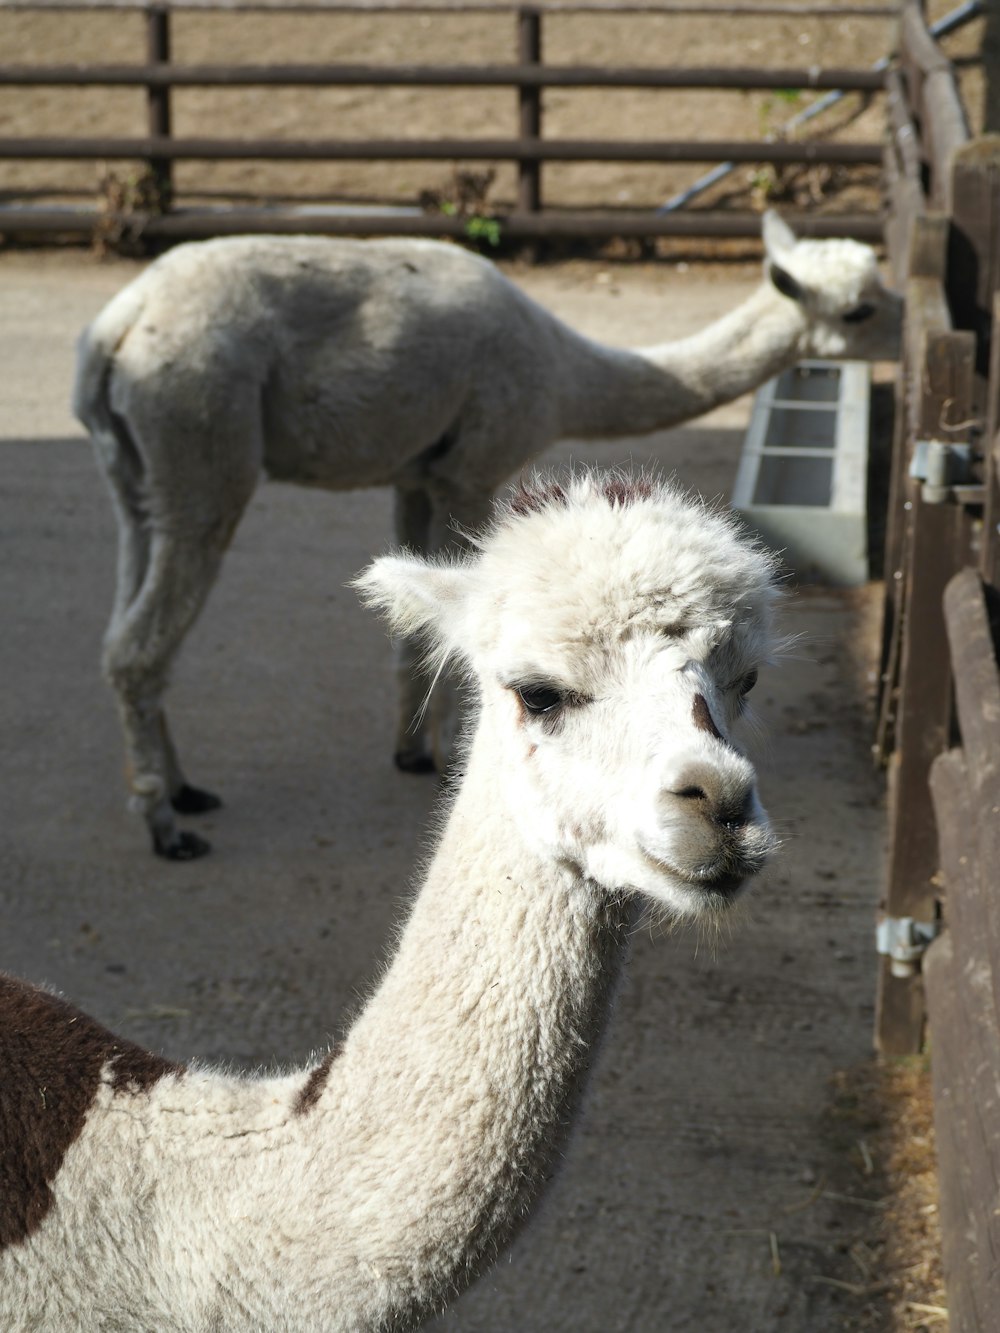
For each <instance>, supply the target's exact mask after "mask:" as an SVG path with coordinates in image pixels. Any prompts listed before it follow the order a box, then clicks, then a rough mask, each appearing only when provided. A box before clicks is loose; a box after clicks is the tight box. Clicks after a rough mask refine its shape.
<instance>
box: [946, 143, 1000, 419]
mask: <svg viewBox="0 0 1000 1333" xmlns="http://www.w3.org/2000/svg"><path fill="white" fill-rule="evenodd" d="M951 175H952V187H951V196H952V208H951V212H952V225H951V234H950V237H949V243H948V301H949V305H950V306H951V313H952V319H953V321H954V324H955V327H956V328H960V329H971V330H972V331H973V333H975V335H976V338H977V339H978V347H977V355H976V373H977V375H978V376H979V380H980V382H979V386H978V387H979V393H978V394H977V399H978V402H977V409H978V410H980V411H981V410H982V408H983V405H984V402H985V394H986V378H987V376H988V374H989V352H990V341H991V334H992V325H993V298H994V296H995V295H996V293H997V291H998V290H1000V134H991V135H984V136H983V137H982V138H979V139H975V140H973V141H972V142H971V143H968V144H965V145H964V146H963V147H961V148H959V149H958V150H957V151H956V153H955V155H954V158H953V160H952V167H951Z"/></svg>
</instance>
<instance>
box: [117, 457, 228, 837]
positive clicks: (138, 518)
mask: <svg viewBox="0 0 1000 1333" xmlns="http://www.w3.org/2000/svg"><path fill="white" fill-rule="evenodd" d="M109 480H110V482H111V485H112V494H113V498H114V507H115V516H116V518H117V520H118V571H117V579H116V583H115V603H114V610H113V612H112V618H111V627H110V628H109V631H108V633H109V636H111V637H113V636H114V632H115V631H114V627H115V625H116V624H120V623H121V621H122V620H123V619H124V617H125V616H126V615H127V613H128V610H129V607H131V606H132V604H133V603H134V602H135V600H136V598H137V597H138V595H139V591H140V589H141V588H142V585H143V582H144V580H145V578H146V571H147V570H148V568H149V553H150V530H149V526H148V523H147V522H146V520H145V518H144V515H143V511H142V506H141V504H140V503H139V502H138V500H137V492H136V487H135V485H134V477H133V476H132V475H131V473H128V472H126V471H125V469H123V468H122V467H117V468H115V469H114V470H113V471H111V472H110V474H109ZM159 726H160V732H161V737H162V745H163V751H164V761H165V764H164V766H165V770H166V774H167V790H168V792H169V793H170V803H171V805H172V806H173V808H174V809H175V810H177V811H178V812H180V813H183V814H192V815H193V814H201V813H203V812H204V811H207V810H215V809H217V808H218V807H219V806H220V805H221V804H222V802H221V801H220V799H219V798H218V796H215V795H213V794H212V793H211V792H208V791H202V790H200V789H199V788H197V787H193V786H191V784H190V783H189V782H187V781H186V779H185V777H184V774H183V772H182V770H181V766H180V760H179V759H178V757H177V750H176V748H175V746H174V743H173V739H172V738H171V736H170V730H169V728H168V726H167V718H166V714H165V713H164V712H163V710H162V709H161V710H160V714H159Z"/></svg>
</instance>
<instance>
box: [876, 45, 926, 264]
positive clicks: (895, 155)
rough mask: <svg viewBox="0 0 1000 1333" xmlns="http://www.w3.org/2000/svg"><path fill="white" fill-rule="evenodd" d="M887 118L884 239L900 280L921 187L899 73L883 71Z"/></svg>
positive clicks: (914, 133)
mask: <svg viewBox="0 0 1000 1333" xmlns="http://www.w3.org/2000/svg"><path fill="white" fill-rule="evenodd" d="M885 86H886V94H887V118H888V122H889V134H888V136H887V140H886V146H885V152H884V155H883V169H884V172H885V179H886V189H887V195H888V200H889V216H888V218H887V220H886V241H887V244H888V249H889V259H890V262H891V264H892V270H893V276H894V277H895V280H896V282H897V284H900V285H901V284H902V283H903V282H904V281H905V279H906V278H907V277H908V276H909V274H910V266H909V258H910V247H911V238H912V235H913V231H914V228H915V226H916V225H917V219H918V218H919V217H920V215H921V214H922V213H923V211H924V207H925V201H924V190H923V182H922V173H921V161H920V141H919V138H918V136H917V128H916V126H915V125H914V123H913V118H912V116H911V115H910V107H909V103H908V101H907V97H906V91H905V89H904V87H903V81H902V79H901V77H900V75H899V73H898V72H897V71H896V70H894V69H890V70H889V71H888V72H887V73H886V85H885Z"/></svg>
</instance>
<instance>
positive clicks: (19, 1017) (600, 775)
mask: <svg viewBox="0 0 1000 1333" xmlns="http://www.w3.org/2000/svg"><path fill="white" fill-rule="evenodd" d="M771 575H772V567H771V563H770V560H769V557H767V556H766V555H765V554H763V553H761V552H760V551H758V550H757V549H755V548H754V547H752V546H751V545H749V544H748V543H747V542H746V541H745V540H744V539H743V538H741V537H740V536H739V535H738V534H737V533H736V531H735V529H734V527H733V526H732V523H731V521H730V520H729V519H727V518H724V517H722V516H719V515H717V514H711V513H708V512H706V511H705V509H704V508H703V507H701V506H699V505H697V504H693V503H692V502H690V501H689V500H687V499H685V498H683V497H681V496H679V495H678V494H677V493H676V492H675V491H674V490H672V489H670V488H667V487H661V486H658V485H654V484H653V483H651V482H649V481H639V482H636V483H629V482H627V481H625V480H623V479H622V478H616V477H612V478H602V477H601V476H599V475H594V476H585V477H579V478H576V479H574V480H573V481H572V482H570V483H568V484H567V486H566V487H565V489H564V488H561V487H558V486H550V487H548V488H544V487H539V488H538V489H533V490H525V489H522V491H521V492H520V494H519V495H518V496H517V497H515V499H514V501H513V502H512V503H511V505H510V507H509V508H508V509H507V510H506V511H504V512H501V513H500V514H499V516H498V519H497V522H496V524H495V525H494V527H493V529H492V530H490V531H489V532H488V533H487V535H486V537H485V539H484V540H483V542H482V544H481V549H480V550H479V552H478V553H477V554H476V555H474V556H467V557H465V558H462V559H460V560H452V561H449V562H445V561H439V562H437V563H434V562H427V561H425V560H423V559H420V558H418V557H413V556H405V555H404V556H392V557H385V558H383V559H380V560H378V561H376V562H375V564H374V565H373V566H372V567H371V568H370V569H369V570H368V572H367V573H366V574H365V575H364V576H363V578H362V579H361V580H360V586H361V588H362V590H363V593H364V595H365V596H366V598H367V599H368V601H369V602H371V603H373V604H376V605H379V606H381V607H382V608H383V609H384V610H386V611H387V613H388V615H389V618H390V620H391V621H392V623H393V625H394V627H395V628H396V629H397V630H400V631H414V630H420V631H422V632H424V633H425V634H426V635H428V636H429V637H430V638H432V639H433V641H434V642H435V643H436V645H437V655H438V659H439V660H440V659H441V658H443V657H444V656H445V655H446V654H447V655H454V656H455V657H457V658H458V659H459V660H460V661H461V662H462V663H463V664H464V666H465V668H466V669H467V671H468V673H469V675H470V678H471V679H472V680H473V681H474V682H475V685H476V687H477V692H478V721H477V722H476V724H475V729H474V734H473V735H472V736H471V739H470V741H469V744H468V763H467V769H466V772H465V776H464V778H463V780H462V784H461V788H460V790H459V791H458V792H457V794H456V795H455V797H454V802H453V806H452V809H451V812H450V815H449V817H448V820H447V824H446V826H445V828H444V831H443V834H442V836H441V838H440V843H439V846H438V849H437V852H436V855H435V857H434V859H433V862H432V863H431V865H430V867H429V870H428V872H427V876H426V880H425V882H424V885H423V888H422V889H421V891H420V894H419V896H418V897H417V898H416V900H415V902H414V905H413V907H412V911H411V914H410V916H409V920H408V921H407V923H406V926H405V928H404V930H403V932H402V934H401V937H400V940H399V944H398V948H397V951H396V954H395V957H394V959H393V961H392V963H391V965H390V966H389V968H388V970H387V972H386V973H385V975H384V976H383V978H382V980H381V983H380V984H379V986H378V988H377V990H376V991H375V993H374V994H373V996H372V997H371V999H370V1000H369V1002H368V1004H367V1007H366V1008H365V1009H364V1010H363V1011H362V1013H361V1014H360V1016H359V1017H358V1019H357V1020H356V1021H355V1023H354V1025H353V1026H352V1027H351V1028H350V1030H349V1032H348V1033H347V1036H346V1038H345V1039H344V1040H343V1042H342V1043H340V1044H338V1045H337V1046H335V1047H334V1048H333V1050H331V1051H330V1053H329V1054H328V1055H327V1056H326V1058H325V1059H323V1060H322V1061H321V1062H320V1063H318V1064H317V1065H316V1066H315V1067H314V1068H311V1069H306V1070H300V1071H299V1072H296V1073H293V1074H289V1075H285V1076H280V1077H275V1076H272V1077H259V1078H251V1077H242V1078H241V1077H235V1076H231V1075H228V1074H225V1073H222V1072H219V1071H216V1070H209V1069H203V1068H187V1069H185V1068H182V1067H179V1066H174V1065H169V1064H167V1063H166V1062H165V1061H163V1060H161V1059H159V1058H158V1057H155V1056H153V1055H150V1054H149V1053H148V1052H145V1051H143V1050H141V1049H140V1048H139V1047H136V1046H133V1045H131V1044H130V1043H128V1042H124V1041H120V1040H117V1039H115V1038H114V1037H113V1036H112V1035H111V1034H110V1033H109V1032H107V1031H106V1030H104V1029H103V1028H101V1027H100V1026H99V1025H97V1024H96V1023H95V1022H94V1021H93V1020H92V1019H89V1018H87V1017H86V1016H85V1015H83V1014H81V1013H79V1011H77V1010H74V1009H72V1008H71V1007H70V1006H68V1005H67V1004H65V1003H64V1002H63V1001H62V1000H60V999H58V998H56V997H55V996H53V995H50V994H48V993H47V992H44V991H39V990H36V989H34V988H32V987H29V986H28V985H26V984H25V983H23V982H19V981H15V980H12V979H9V978H8V979H6V980H5V979H3V978H0V1068H2V1069H3V1078H2V1079H0V1328H3V1330H4V1333H28V1331H29V1330H30V1333H94V1330H97V1329H105V1330H115V1333H154V1331H155V1333H223V1331H224V1333H365V1331H366V1330H370V1331H371V1333H376V1331H377V1333H385V1331H386V1330H396V1331H397V1333H398V1331H399V1330H402V1329H408V1328H412V1327H415V1326H416V1325H418V1324H419V1323H420V1322H421V1321H422V1320H424V1319H425V1318H426V1317H428V1316H429V1315H430V1314H432V1313H433V1312H434V1311H436V1310H438V1309H440V1308H441V1306H442V1305H443V1304H444V1303H445V1302H446V1301H447V1300H448V1299H450V1298H451V1297H452V1296H453V1295H455V1294H457V1292H459V1291H460V1290H462V1289H463V1288H464V1287H465V1286H466V1285H467V1284H468V1283H469V1282H470V1281H471V1280H472V1279H473V1278H474V1277H475V1275H476V1274H477V1272H479V1271H480V1270H481V1269H482V1268H483V1267H484V1266H486V1265H487V1264H488V1263H489V1262H490V1261H492V1260H493V1259H494V1258H495V1257H496V1255H497V1253H498V1250H499V1249H500V1248H501V1247H502V1246H503V1245H505V1244H506V1243H507V1242H508V1240H509V1239H510V1237H511V1236H512V1234H513V1233H514V1232H515V1231H516V1230H517V1228H518V1227H519V1226H520V1225H521V1223H522V1222H523V1220H524V1218H525V1215H526V1213H527V1211H528V1209H529V1207H530V1205H531V1204H532V1203H533V1202H534V1200H535V1198H536V1197H537V1195H538V1193H539V1192H540V1190H541V1189H542V1187H543V1185H544V1182H545V1180H546V1179H547V1178H548V1176H549V1175H550V1174H551V1171H552V1169H553V1165H554V1162H555V1160H556V1158H557V1155H558V1149H559V1146H560V1143H561V1141H562V1140H563V1138H564V1136H565V1134H566V1131H567V1126H568V1123H569V1121H570V1120H571V1118H572V1116H573V1115H574V1113H575V1110H576V1107H577V1104H578V1100H579V1096H580V1093H581V1090H582V1085H583V1081H584V1079H585V1076H586V1073H587V1070H588V1067H589V1065H590V1063H591V1060H592V1058H593V1053H594V1046H595V1043H596V1042H597V1040H598V1038H599V1036H600V1033H601V1030H602V1028H603V1026H604V1024H605V1019H606V1015H607V1012H608V1007H609V1003H610V998H611V993H612V990H613V987H614V984H615V980H616V976H617V974H618V971H619V967H620V961H621V958H622V955H623V952H624V949H625V946H626V942H627V936H628V934H629V930H630V925H631V924H632V922H633V921H634V916H635V912H636V910H637V904H638V903H639V902H641V901H642V900H644V899H645V900H647V901H650V902H652V904H654V905H655V906H656V907H658V908H659V909H661V910H663V911H664V912H666V913H668V914H670V915H673V916H676V917H691V918H698V917H701V918H704V917H706V916H709V915H712V914H716V915H718V914H721V913H722V912H724V911H725V910H726V909H727V908H728V906H729V905H730V903H731V902H732V901H733V900H734V899H735V898H736V897H737V896H738V894H739V892H740V890H741V888H742V887H743V886H744V885H745V883H746V882H747V881H748V880H749V879H750V878H751V877H752V876H753V875H754V874H755V873H756V872H757V871H759V870H760V869H761V867H762V865H763V864H764V862H765V861H766V859H767V857H768V855H769V853H770V852H771V850H772V846H773V838H772V834H771V832H770V828H769V825H768V821H767V817H766V815H765V813H764V811H763V810H762V808H761V805H760V802H759V800H758V797H757V793H756V787H755V777H754V771H753V768H752V767H751V765H750V763H749V762H748V760H747V759H746V758H745V757H744V756H743V754H742V753H741V752H740V751H739V750H738V749H737V748H736V747H735V745H734V744H733V742H732V740H731V739H730V734H731V729H732V727H733V725H734V724H735V722H736V720H737V719H738V717H739V715H740V713H741V711H742V710H743V707H744V698H745V695H746V693H747V691H748V690H749V689H750V688H751V687H752V685H753V682H754V679H755V677H756V672H757V667H758V664H759V663H760V662H761V661H762V659H763V658H764V657H765V656H766V655H767V654H768V651H769V642H770V613H771V604H772V597H773V592H772V586H771Z"/></svg>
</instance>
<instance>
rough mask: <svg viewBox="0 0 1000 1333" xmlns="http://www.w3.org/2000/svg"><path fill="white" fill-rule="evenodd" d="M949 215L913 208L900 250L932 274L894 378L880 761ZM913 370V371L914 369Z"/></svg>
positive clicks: (890, 722) (888, 730)
mask: <svg viewBox="0 0 1000 1333" xmlns="http://www.w3.org/2000/svg"><path fill="white" fill-rule="evenodd" d="M948 226H949V222H948V218H947V216H946V215H945V214H943V213H923V212H922V213H918V214H917V215H916V217H915V218H914V219H913V222H912V227H911V231H910V235H909V238H908V241H907V247H906V251H905V254H904V255H903V259H904V263H905V267H906V274H907V277H913V278H918V279H933V280H935V281H934V282H926V281H925V282H921V283H920V284H919V285H918V286H917V287H915V288H914V289H913V291H912V292H911V296H913V298H914V301H915V305H914V309H915V311H920V312H922V313H923V316H924V319H923V325H921V323H920V322H918V321H915V320H911V321H909V323H908V325H907V328H908V330H911V331H915V336H911V337H909V338H908V339H907V341H906V346H904V349H903V360H902V362H901V364H900V368H899V372H898V374H897V379H896V410H895V413H894V420H893V450H892V464H891V469H890V474H889V498H888V512H887V516H886V536H885V553H884V563H883V569H884V577H885V599H884V605H883V620H882V626H883V628H882V656H881V671H880V682H879V691H880V693H879V711H878V720H877V723H876V732H875V750H876V753H877V755H878V756H879V758H880V759H881V760H882V762H885V761H886V759H887V757H888V754H889V752H890V750H891V749H892V747H893V744H894V740H895V737H894V727H895V718H896V709H897V705H898V687H899V671H900V664H901V659H902V640H903V610H904V604H905V593H906V582H905V580H906V569H907V564H908V551H909V545H910V530H911V527H912V514H913V505H912V501H911V499H910V489H911V487H910V483H909V481H908V470H909V466H910V458H911V455H912V446H913V440H914V438H915V433H914V432H915V431H916V430H917V428H918V426H919V424H920V423H919V421H918V420H916V419H911V418H912V417H913V413H912V412H910V411H909V408H908V403H909V401H910V398H912V395H910V398H908V396H907V385H912V384H913V383H919V381H920V379H921V377H922V369H919V367H921V366H922V362H921V360H920V358H922V357H923V355H924V332H923V329H924V328H925V327H926V325H927V322H928V320H929V321H931V322H932V323H933V325H934V327H935V328H938V329H942V330H945V331H947V330H948V329H950V325H951V320H950V314H949V311H948V308H947V303H946V301H945V299H944V290H943V288H942V286H941V280H942V279H943V277H944V274H945V256H946V253H947V238H948ZM915 368H917V369H916V370H915V373H914V369H915Z"/></svg>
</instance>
